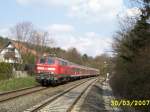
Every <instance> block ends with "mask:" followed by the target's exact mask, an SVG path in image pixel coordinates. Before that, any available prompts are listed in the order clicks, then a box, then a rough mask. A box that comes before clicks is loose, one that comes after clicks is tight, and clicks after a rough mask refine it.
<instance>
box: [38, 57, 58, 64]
mask: <svg viewBox="0 0 150 112" xmlns="http://www.w3.org/2000/svg"><path fill="white" fill-rule="evenodd" d="M39 63H40V64H45V63H47V64H54V63H55V61H54V59H52V58H41V59H40V60H39Z"/></svg>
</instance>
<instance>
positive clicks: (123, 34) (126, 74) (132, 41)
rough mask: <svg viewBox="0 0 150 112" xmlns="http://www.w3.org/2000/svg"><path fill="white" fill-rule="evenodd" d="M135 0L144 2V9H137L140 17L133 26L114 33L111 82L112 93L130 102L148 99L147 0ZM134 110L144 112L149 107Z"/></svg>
mask: <svg viewBox="0 0 150 112" xmlns="http://www.w3.org/2000/svg"><path fill="white" fill-rule="evenodd" d="M138 1H141V2H142V3H144V4H143V5H144V8H143V9H141V12H142V14H141V15H140V18H139V19H137V21H136V24H134V25H130V26H132V28H127V30H125V31H124V30H123V31H122V30H121V31H119V32H117V35H116V39H115V42H114V51H115V54H116V55H115V58H114V59H115V67H114V71H115V73H114V74H113V77H112V79H111V85H112V88H113V91H114V93H115V94H117V95H119V96H120V97H122V98H126V99H131V100H132V99H139V100H140V99H149V98H150V95H149V91H150V83H149V80H150V78H149V74H150V70H149V67H150V66H149V65H150V62H149V61H148V60H149V59H150V55H149V50H150V44H149V43H150V24H149V23H148V20H149V17H150V8H149V3H150V1H149V0H138ZM125 24H126V23H125ZM136 109H140V110H142V111H147V110H149V107H143V108H139V107H136Z"/></svg>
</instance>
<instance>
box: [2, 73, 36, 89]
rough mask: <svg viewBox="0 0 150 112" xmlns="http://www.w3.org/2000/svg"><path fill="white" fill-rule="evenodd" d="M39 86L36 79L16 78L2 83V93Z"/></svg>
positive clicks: (29, 77)
mask: <svg viewBox="0 0 150 112" xmlns="http://www.w3.org/2000/svg"><path fill="white" fill-rule="evenodd" d="M35 85H37V82H36V81H35V78H34V77H31V76H28V77H24V78H14V79H10V80H3V81H0V92H5V91H11V90H17V89H21V88H26V87H32V86H35Z"/></svg>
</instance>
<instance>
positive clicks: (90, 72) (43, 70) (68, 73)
mask: <svg viewBox="0 0 150 112" xmlns="http://www.w3.org/2000/svg"><path fill="white" fill-rule="evenodd" d="M35 72H36V80H37V81H38V82H39V83H40V84H42V85H49V84H52V85H56V84H59V83H61V82H64V81H70V80H73V79H80V78H85V77H92V76H96V75H98V74H99V70H98V69H94V68H89V67H85V66H81V65H77V64H75V63H72V62H69V61H67V60H64V59H61V58H57V57H51V56H44V57H41V58H39V59H38V60H37V62H36V67H35Z"/></svg>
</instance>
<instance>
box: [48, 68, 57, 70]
mask: <svg viewBox="0 0 150 112" xmlns="http://www.w3.org/2000/svg"><path fill="white" fill-rule="evenodd" d="M48 70H56V69H55V68H48Z"/></svg>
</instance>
